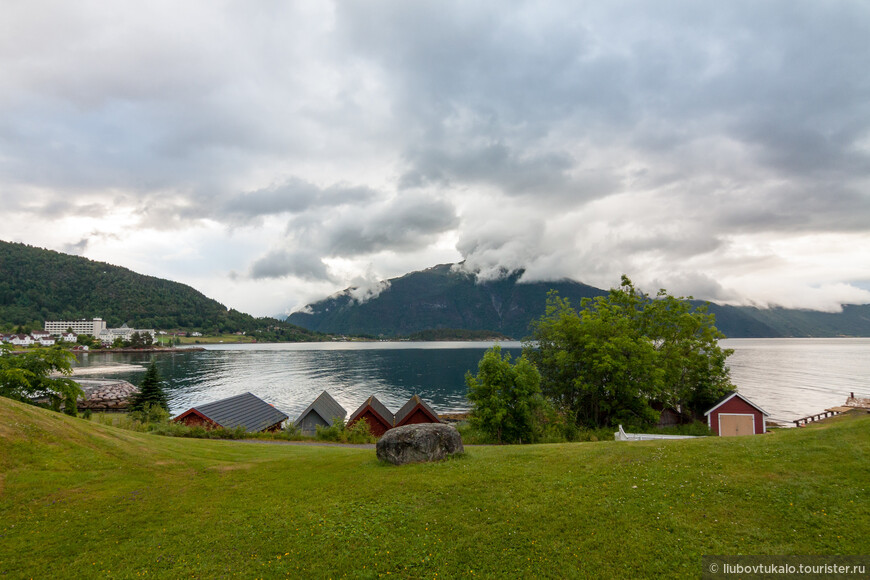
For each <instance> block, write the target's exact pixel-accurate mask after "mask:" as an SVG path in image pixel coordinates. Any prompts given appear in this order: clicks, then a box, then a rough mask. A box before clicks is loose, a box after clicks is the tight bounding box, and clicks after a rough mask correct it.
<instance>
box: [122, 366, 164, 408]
mask: <svg viewBox="0 0 870 580" xmlns="http://www.w3.org/2000/svg"><path fill="white" fill-rule="evenodd" d="M162 383H163V379H161V378H160V373H158V372H157V365H156V364H155V363H154V361H151V365H150V366H149V367H148V370H147V371H145V376H143V377H142V382H141V383H140V384H139V392H138V393H136V394H135V395H134V396H133V399H132V400H131V401H130V411H142V410H144V409H145V408H146V405H150V406H151V407H162V408H163V409H165V410H166V411H168V410H169V401H168V399H167V398H166V393H165V392H164V391H163V387H162V385H161V384H162Z"/></svg>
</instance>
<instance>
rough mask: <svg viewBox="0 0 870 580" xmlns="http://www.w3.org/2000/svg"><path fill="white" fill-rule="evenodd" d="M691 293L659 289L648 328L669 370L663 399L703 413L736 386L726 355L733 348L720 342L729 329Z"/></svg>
mask: <svg viewBox="0 0 870 580" xmlns="http://www.w3.org/2000/svg"><path fill="white" fill-rule="evenodd" d="M690 299H691V297H690V298H688V299H686V298H675V297H673V296H670V295H668V294H667V292H666V291H665V290H659V293H658V296H657V297H656V299H654V300H648V301H647V303H646V306H645V308H644V325H645V326H644V334H645V335H646V336H647V337H649V339H650V340H651V341H652V343H653V346H654V348H655V349H656V352H657V353H658V359H659V367H660V368H661V369H662V372H663V373H664V389H663V391H662V393H661V397H660V402H661V403H663V404H665V405H668V406H672V407H674V408H678V407H679V408H681V409H683V410H684V411H685V412H686V414H689V415H693V416H694V417H695V418H701V417H702V415H703V413H704V411H706V410H707V409H709V408H710V407H711V406H712V405H713V404H714V403H715V402H716V401H718V400H719V399H720V398H721V397H722V396H723V395H724V394H725V393H727V392H728V391H731V390H733V389H734V386H733V385H732V384H731V378H730V374H729V371H728V367H727V366H726V360H727V358H728V357H729V356H731V355H732V354H733V353H734V351H733V350H732V349H724V348H722V347H720V346H719V340H720V339H722V338H725V335H724V334H722V333H721V332H719V330H718V329H717V328H716V317H715V315H713V314H710V313H709V311H708V309H707V306H699V307H696V308H693V307H692V304H691V303H690V302H689V300H690Z"/></svg>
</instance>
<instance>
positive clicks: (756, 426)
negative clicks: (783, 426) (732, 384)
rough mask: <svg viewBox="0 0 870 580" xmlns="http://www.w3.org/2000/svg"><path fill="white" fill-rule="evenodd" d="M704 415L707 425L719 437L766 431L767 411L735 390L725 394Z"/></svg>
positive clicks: (756, 433)
mask: <svg viewBox="0 0 870 580" xmlns="http://www.w3.org/2000/svg"><path fill="white" fill-rule="evenodd" d="M704 415H706V417H707V426H708V427H710V430H711V431H713V433H714V434H715V435H719V436H720V437H734V436H736V435H758V434H760V433H767V425H766V424H765V419H766V418H767V417H768V413H767V412H766V411H764V409H762V408H761V407H759V406H758V405H756V404H755V403H753V402H752V401H750V400H749V399H747V398H746V397H744V396H743V395H741V394H740V393H738V392H737V391H732V392H731V393H728V394H727V395H725V397H723V398H722V399H721V400H720V401H719V402H718V403H716V404H715V405H714V406H713V408H712V409H710V410H709V411H707V412H706V413H704Z"/></svg>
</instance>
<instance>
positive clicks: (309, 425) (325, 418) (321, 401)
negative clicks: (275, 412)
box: [293, 391, 347, 435]
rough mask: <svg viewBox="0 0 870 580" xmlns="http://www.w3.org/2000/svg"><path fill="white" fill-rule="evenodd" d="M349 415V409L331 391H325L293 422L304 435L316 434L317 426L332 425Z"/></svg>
mask: <svg viewBox="0 0 870 580" xmlns="http://www.w3.org/2000/svg"><path fill="white" fill-rule="evenodd" d="M345 417H347V411H345V410H344V407H342V406H341V405H339V404H338V403H337V402H336V400H335V399H333V398H332V397H331V396H330V394H329V393H327V392H326V391H323V392H322V393H320V395H319V396H318V397H317V398H316V399H314V402H313V403H311V404H310V405H308V408H306V409H305V410H304V411H302V414H301V415H299V418H298V419H296V420H295V421H294V422H293V424H294V425H296V427H298V428H299V430H300V431H302V433H303V434H304V435H314V434H315V433H316V432H317V426H318V425H320V426H321V427H332V424H333V423H334V422H335V420H336V419H341V420H344V418H345Z"/></svg>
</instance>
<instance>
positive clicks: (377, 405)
mask: <svg viewBox="0 0 870 580" xmlns="http://www.w3.org/2000/svg"><path fill="white" fill-rule="evenodd" d="M360 419H365V420H366V423H368V424H369V430H370V431H371V432H372V435H374V436H375V437H380V436H382V435H383V434H384V433H386V432H387V431H389V430H390V429H392V428H393V423H394V422H395V420H396V418H395V415H393V412H392V411H390V410H389V409H387V408H386V407H385V406H384V404H383V403H381V402H380V401H379V400H378V399H377V397H375V396H374V395H372V396H371V397H369V398H368V399H366V401H365V403H363V404H362V405H360V408H359V409H357V410H356V411H354V412H353V414H352V415H351V416H350V419H348V421H347V426H348V427H351V426H352V425H353V424H354V423H356V422H357V421H359V420H360Z"/></svg>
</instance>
